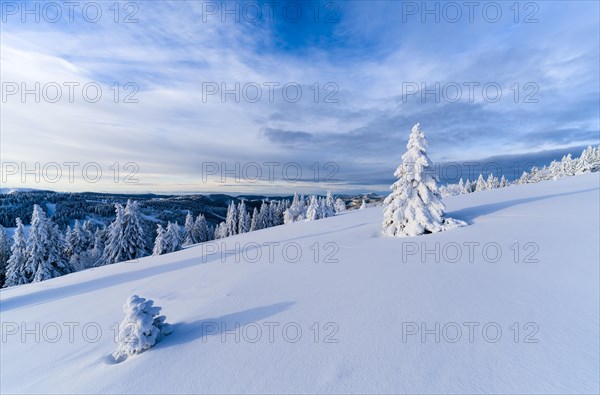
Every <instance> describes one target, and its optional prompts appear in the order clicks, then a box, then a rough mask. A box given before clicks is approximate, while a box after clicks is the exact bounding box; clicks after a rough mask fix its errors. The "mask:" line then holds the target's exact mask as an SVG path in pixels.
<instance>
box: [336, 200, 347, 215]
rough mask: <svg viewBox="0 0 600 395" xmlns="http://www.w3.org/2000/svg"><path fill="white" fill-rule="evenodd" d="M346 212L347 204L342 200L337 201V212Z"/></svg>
mask: <svg viewBox="0 0 600 395" xmlns="http://www.w3.org/2000/svg"><path fill="white" fill-rule="evenodd" d="M344 211H346V203H344V201H343V200H342V199H340V198H337V199H335V212H336V213H342V212H344Z"/></svg>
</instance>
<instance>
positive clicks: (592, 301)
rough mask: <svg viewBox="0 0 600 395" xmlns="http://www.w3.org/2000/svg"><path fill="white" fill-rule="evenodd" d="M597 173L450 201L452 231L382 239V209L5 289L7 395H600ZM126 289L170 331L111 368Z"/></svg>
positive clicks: (0, 305)
mask: <svg viewBox="0 0 600 395" xmlns="http://www.w3.org/2000/svg"><path fill="white" fill-rule="evenodd" d="M599 177H600V174H598V173H596V174H590V175H584V176H576V177H568V178H563V179H560V180H558V181H549V182H542V183H538V184H530V185H522V186H512V187H509V188H504V189H498V190H493V191H485V192H477V193H473V194H469V195H461V196H457V197H452V198H446V199H444V202H445V203H446V204H447V209H448V215H449V216H451V217H453V218H456V219H461V220H465V221H467V222H468V223H469V226H466V227H463V228H459V229H454V230H452V231H448V232H444V233H438V234H433V235H426V236H419V237H412V238H403V239H399V238H389V237H384V236H382V235H381V221H382V208H381V207H374V208H368V209H365V210H359V211H352V212H347V213H344V214H342V215H339V216H336V217H333V218H329V219H324V220H319V221H315V222H302V223H294V224H291V225H285V226H281V227H275V228H270V229H265V230H261V231H257V232H252V233H248V234H244V235H241V236H236V237H232V238H228V239H225V240H219V241H217V242H216V244H214V243H213V244H211V243H208V244H210V247H214V246H220V245H221V242H225V243H226V246H227V249H229V250H233V249H234V248H235V245H236V243H239V249H241V250H242V251H243V253H240V254H234V253H233V252H228V253H226V254H225V255H224V256H223V259H224V261H225V262H222V260H221V256H222V254H219V253H210V252H212V251H213V249H212V248H210V249H209V246H208V244H205V245H197V246H193V247H190V248H187V249H185V250H184V251H180V252H177V253H173V254H168V255H164V256H160V257H149V258H144V259H141V260H139V261H135V262H125V263H119V264H115V265H112V266H107V267H102V268H96V269H91V270H86V271H84V272H79V273H75V274H71V275H68V276H65V277H61V278H57V279H53V280H49V281H46V282H42V283H36V284H28V285H25V286H20V287H15V288H10V289H4V290H2V291H0V320H1V321H2V322H1V323H2V343H1V349H2V352H1V356H0V392H2V393H15V392H20V393H35V392H45V393H48V392H50V393H62V392H69V393H190V392H208V393H224V392H226V393H241V392H243V393H246V392H254V393H280V392H286V393H287V392H296V393H298V392H300V393H324V392H329V393H348V392H360V393H364V392H367V393H374V392H392V393H481V392H493V393H540V392H551V393H598V392H600V388H599V369H600V365H599V354H600V349H599V335H600V327H599V308H600V302H599V299H600V295H599V282H600V278H599V260H600V259H599V258H600V253H599V237H600V230H599V227H600V212H599V210H600V208H599V206H600V196H599V186H600V179H599ZM269 242H270V243H275V242H276V243H281V244H280V245H278V246H277V245H273V246H272V247H271V250H270V248H269V247H268V246H266V245H262V246H257V245H256V244H248V243H258V244H259V245H260V244H262V243H269ZM294 243H297V244H294ZM315 243H318V244H315ZM328 243H331V244H328ZM436 243H438V245H439V250H440V256H439V259H436V256H435V255H434V254H433V253H430V254H427V255H426V256H425V257H424V259H422V257H421V254H420V252H421V251H423V250H424V249H428V250H434V249H435V246H436ZM453 243H455V244H453ZM465 243H466V244H465ZM469 243H479V246H477V245H473V244H469ZM488 243H497V244H488ZM515 243H517V244H515ZM528 243H529V244H528ZM484 245H487V250H486V251H487V254H486V255H484V254H483V252H482V250H483V248H482V247H483V246H484ZM284 246H285V247H286V248H287V249H286V251H287V253H288V259H287V261H286V259H283V255H282V254H283V251H284V248H283V247H284ZM298 246H299V251H301V254H302V256H301V258H300V259H299V261H298V262H296V263H293V262H291V260H292V258H294V257H295V255H296V253H295V252H296V251H297V250H298ZM457 246H458V247H457ZM469 246H471V247H469ZM416 248H418V249H419V253H416V254H412V255H411V253H412V252H414V250H415V249H416ZM469 248H473V250H474V253H473V254H469ZM221 250H222V248H221ZM315 251H319V256H318V257H316V255H315ZM456 251H461V253H462V257H460V258H458V261H457V262H453V263H451V262H449V261H454V260H455V259H454V258H455V256H456ZM497 251H500V252H501V257H500V258H498V259H499V260H498V261H497V262H493V261H495V260H496V255H497ZM515 251H519V254H518V256H516V253H515ZM257 253H260V254H261V257H260V259H258V262H250V261H249V260H255V259H254V258H255V257H256V256H257ZM403 253H404V256H403ZM470 255H472V258H473V259H472V262H470V261H471V259H470ZM238 258H239V262H236V259H238ZM270 258H272V259H270ZM270 260H272V262H270ZM335 260H337V262H334V261H335ZM536 261H537V262H536ZM133 294H138V295H140V296H142V297H145V298H150V299H153V300H154V301H155V304H156V305H158V306H161V307H162V308H163V309H162V314H164V315H166V316H167V321H168V322H169V323H171V324H173V325H174V328H173V329H174V331H173V333H172V334H171V335H169V336H167V337H166V338H165V339H164V340H163V341H162V342H161V343H159V344H158V345H157V346H155V347H154V348H152V349H150V350H149V351H146V352H144V353H142V354H140V355H138V356H135V357H132V358H130V359H128V360H126V361H124V362H121V363H118V364H117V363H114V361H113V359H112V357H111V353H112V352H113V351H114V349H115V347H116V344H115V341H114V328H115V326H114V325H115V324H116V323H118V322H120V321H121V320H122V319H123V317H124V313H123V311H122V305H123V304H124V303H125V300H126V299H127V298H128V297H129V296H131V295H133ZM36 323H39V329H40V330H39V331H35V327H36V326H35V325H36ZM75 323H76V324H75ZM236 323H238V324H239V325H240V327H239V328H237V329H236ZM315 323H317V326H314V325H315ZM421 323H425V325H426V327H427V329H433V328H435V324H436V323H439V325H440V330H439V331H438V334H439V337H440V339H439V342H436V339H435V333H433V334H428V335H426V337H425V339H424V341H423V340H422V338H421V336H420V335H421V331H420V329H419V333H418V334H414V335H410V334H409V333H412V332H411V330H412V331H415V330H416V329H417V328H418V326H419V325H421ZM453 323H455V324H453ZM469 323H472V324H469ZM514 323H518V324H517V326H513V325H514ZM21 324H23V325H24V327H18V326H20V325H21ZM476 324H478V326H475V325H476ZM74 325H79V326H75V327H74V330H73V331H72V337H73V338H72V339H69V326H72V327H73V326H74ZM86 325H87V326H86ZM220 325H224V328H223V329H225V330H226V331H228V332H222V331H221V329H217V328H218V327H219V326H220ZM415 325H416V326H415ZM469 325H470V326H471V327H472V328H474V334H473V339H472V341H470V340H469V330H468V328H469ZM84 326H85V328H86V330H84ZM484 326H485V327H486V329H487V333H486V334H482V329H483V327H484ZM111 327H112V328H113V329H111ZM284 327H285V328H286V329H285V330H284V329H283V328H284ZM317 327H318V328H319V331H318V336H316V328H317ZM457 327H459V328H461V331H462V336H461V337H460V339H458V340H457V338H456V333H457V332H456V328H457ZM517 327H519V331H518V334H517V333H516V328H517ZM25 328H27V329H34V330H33V331H32V332H36V333H38V334H39V335H40V339H39V342H36V339H35V334H31V333H30V334H27V335H25V338H24V339H23V338H22V335H23V334H24V332H23V331H22V329H25ZM98 328H100V329H101V331H102V333H101V334H100V335H99V336H96V335H97V333H96V332H97V329H98ZM269 328H273V330H272V332H271V333H269V332H270V330H269ZM497 328H500V329H501V331H502V333H501V334H498V335H497V334H496V329H497ZM511 328H512V329H511ZM59 329H60V332H61V337H60V338H58V339H56V333H57V331H58V330H59ZM298 329H300V330H301V331H302V334H301V335H300V336H299V337H298V339H295V338H296V337H297V336H296V331H297V330H298ZM258 330H262V336H260V337H257V333H258ZM434 332H435V331H434ZM13 333H14V334H13ZM235 334H237V335H238V339H236V336H235ZM86 336H87V340H86ZM286 336H287V337H286ZM486 336H487V337H486ZM515 336H516V338H515ZM96 337H98V339H96ZM236 340H238V341H236ZM294 340H297V341H296V342H294ZM454 340H457V341H456V342H454V343H453V342H452V341H454ZM496 340H497V341H496ZM515 340H516V342H515ZM52 341H53V342H52ZM493 341H496V342H493ZM536 341H537V342H536Z"/></svg>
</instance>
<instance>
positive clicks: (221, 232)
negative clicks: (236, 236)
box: [213, 221, 227, 240]
mask: <svg viewBox="0 0 600 395" xmlns="http://www.w3.org/2000/svg"><path fill="white" fill-rule="evenodd" d="M225 237H227V225H225V221H223V222H221V223H219V224H218V225H217V227H216V228H215V235H214V237H213V238H214V239H215V240H217V239H223V238H225Z"/></svg>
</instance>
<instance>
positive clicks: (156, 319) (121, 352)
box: [113, 295, 173, 361]
mask: <svg viewBox="0 0 600 395" xmlns="http://www.w3.org/2000/svg"><path fill="white" fill-rule="evenodd" d="M153 304H154V301H152V300H150V299H148V300H146V299H144V298H141V297H139V296H137V295H133V296H131V297H130V298H129V299H127V302H126V303H125V305H124V306H123V310H124V311H125V318H124V319H123V321H122V322H121V324H120V325H119V335H118V337H117V340H118V344H117V349H116V350H115V352H114V353H113V357H114V358H115V360H116V361H120V360H122V359H124V358H127V357H131V356H133V355H136V354H139V353H141V352H144V351H146V350H148V349H149V348H151V347H152V346H154V345H155V344H156V343H157V342H159V341H160V340H161V339H162V338H163V337H164V336H166V335H169V334H170V333H171V332H173V328H172V326H171V325H170V324H167V323H166V322H165V316H164V315H159V314H160V310H161V308H160V307H158V306H153Z"/></svg>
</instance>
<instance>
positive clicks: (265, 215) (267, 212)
mask: <svg viewBox="0 0 600 395" xmlns="http://www.w3.org/2000/svg"><path fill="white" fill-rule="evenodd" d="M258 225H259V229H267V228H270V227H271V226H272V222H271V209H270V208H269V205H268V204H267V203H266V202H265V201H263V202H262V204H261V205H260V211H259V212H258Z"/></svg>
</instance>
